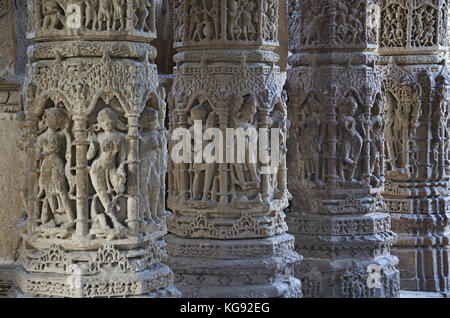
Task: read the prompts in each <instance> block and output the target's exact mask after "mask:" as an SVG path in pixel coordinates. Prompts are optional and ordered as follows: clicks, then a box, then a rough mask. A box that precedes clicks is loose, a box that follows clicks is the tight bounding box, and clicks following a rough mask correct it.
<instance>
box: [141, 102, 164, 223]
mask: <svg viewBox="0 0 450 318" xmlns="http://www.w3.org/2000/svg"><path fill="white" fill-rule="evenodd" d="M140 121H141V132H140V138H139V140H140V143H139V152H140V156H139V157H140V160H141V167H140V178H139V183H140V193H141V196H142V205H143V209H144V213H143V216H144V217H145V218H146V219H147V221H148V222H152V223H158V222H159V221H160V219H159V217H158V212H159V211H158V206H159V204H160V200H161V197H160V190H161V187H160V182H161V175H162V171H161V169H160V168H161V167H160V164H161V163H160V162H159V161H160V152H161V146H162V145H161V139H160V137H159V132H158V126H159V121H158V111H157V110H155V109H153V108H147V109H146V110H144V112H143V113H142V114H141V118H140Z"/></svg>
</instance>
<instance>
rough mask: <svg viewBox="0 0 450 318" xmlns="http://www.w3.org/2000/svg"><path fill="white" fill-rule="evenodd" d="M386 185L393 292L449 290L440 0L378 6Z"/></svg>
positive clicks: (444, 6) (447, 80)
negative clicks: (396, 276)
mask: <svg viewBox="0 0 450 318" xmlns="http://www.w3.org/2000/svg"><path fill="white" fill-rule="evenodd" d="M380 19H381V24H380V26H381V28H380V38H379V53H380V55H381V57H380V63H379V65H380V72H381V76H382V80H383V84H384V90H385V95H386V100H387V103H386V118H387V122H386V157H387V167H386V186H385V191H384V197H385V202H386V206H387V210H388V212H389V213H390V214H391V216H392V229H393V231H394V232H396V233H397V235H398V241H397V243H396V244H395V246H394V248H393V251H392V253H393V254H394V255H396V256H398V257H399V259H400V263H399V268H400V275H401V287H402V289H406V290H421V291H434V292H448V291H449V288H450V286H449V278H450V274H449V249H450V245H449V239H450V233H449V226H450V221H449V211H450V196H449V189H448V182H449V172H450V161H449V159H450V158H449V150H450V149H449V140H450V135H449V126H448V119H449V112H450V110H449V99H448V98H449V84H450V77H449V72H448V69H447V67H446V50H447V49H448V42H447V41H448V40H447V19H448V1H444V0H436V1H425V0H424V1H406V0H405V1H383V2H382V6H381V17H380Z"/></svg>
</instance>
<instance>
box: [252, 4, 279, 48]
mask: <svg viewBox="0 0 450 318" xmlns="http://www.w3.org/2000/svg"><path fill="white" fill-rule="evenodd" d="M267 17H268V21H269V31H270V38H269V40H270V39H271V40H273V41H278V14H277V13H276V9H275V4H274V3H273V1H271V2H270V3H269V9H268V10H267ZM255 22H256V21H255Z"/></svg>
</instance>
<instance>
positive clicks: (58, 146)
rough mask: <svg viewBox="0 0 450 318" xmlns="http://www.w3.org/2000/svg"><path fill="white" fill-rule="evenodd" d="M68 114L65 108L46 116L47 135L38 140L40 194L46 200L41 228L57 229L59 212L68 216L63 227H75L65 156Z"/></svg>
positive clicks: (44, 127) (45, 131)
mask: <svg viewBox="0 0 450 318" xmlns="http://www.w3.org/2000/svg"><path fill="white" fill-rule="evenodd" d="M67 121H68V119H67V115H66V113H65V111H64V110H63V109H60V108H50V109H47V110H46V111H45V113H44V116H43V120H42V122H41V123H40V125H39V126H40V128H41V129H42V130H43V133H42V134H40V135H39V136H38V137H37V140H36V145H37V149H36V150H37V151H36V159H37V160H39V162H40V165H39V170H40V174H39V181H38V183H39V194H38V197H39V198H42V199H43V203H42V210H41V224H42V225H41V226H42V227H55V226H56V223H55V222H56V221H55V219H54V216H55V214H56V213H65V214H66V222H65V223H64V224H62V226H61V228H63V229H66V230H68V229H70V228H71V227H72V226H73V225H74V220H75V214H74V212H73V209H72V205H71V202H70V199H69V187H68V182H67V178H66V175H65V163H64V159H63V153H64V151H65V147H69V145H66V135H65V134H66V133H68V132H67V131H65V130H66V129H67V127H66V124H67Z"/></svg>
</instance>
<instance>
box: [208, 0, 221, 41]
mask: <svg viewBox="0 0 450 318" xmlns="http://www.w3.org/2000/svg"><path fill="white" fill-rule="evenodd" d="M208 16H209V17H210V18H211V19H212V20H213V22H214V33H215V36H216V37H215V39H216V40H219V39H220V3H219V0H213V2H212V6H211V9H210V10H209V11H208Z"/></svg>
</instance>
